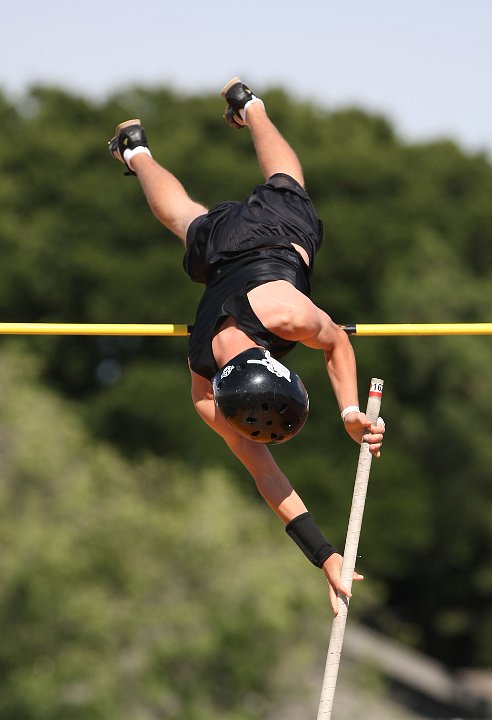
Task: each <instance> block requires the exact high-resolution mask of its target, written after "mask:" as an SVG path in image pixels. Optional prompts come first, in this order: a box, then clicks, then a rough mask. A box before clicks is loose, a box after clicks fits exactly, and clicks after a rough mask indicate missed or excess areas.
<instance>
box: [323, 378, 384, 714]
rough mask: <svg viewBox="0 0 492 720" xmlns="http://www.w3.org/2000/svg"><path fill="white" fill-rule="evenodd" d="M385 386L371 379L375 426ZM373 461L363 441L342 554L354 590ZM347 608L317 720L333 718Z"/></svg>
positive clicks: (341, 609)
mask: <svg viewBox="0 0 492 720" xmlns="http://www.w3.org/2000/svg"><path fill="white" fill-rule="evenodd" d="M383 385H384V383H383V380H380V379H379V378H372V380H371V386H370V388H369V398H368V401H367V410H366V415H367V417H368V418H369V420H371V421H372V422H373V423H376V422H377V419H378V417H379V410H380V407H381V398H382V396H383ZM371 461H372V455H371V453H370V451H369V445H368V444H367V443H365V442H363V443H362V445H361V447H360V452H359V462H358V463H357V473H356V476H355V486H354V494H353V497H352V508H351V510H350V518H349V524H348V529H347V537H346V540H345V550H344V553H343V565H342V582H343V584H344V585H345V587H346V588H348V589H349V590H351V588H352V580H353V575H354V569H355V561H356V558H357V548H358V546H359V537H360V531H361V527H362V517H363V515H364V505H365V502H366V494H367V485H368V482H369V473H370V471H371ZM348 606H349V599H348V598H346V597H345V596H344V595H340V594H339V595H338V615H337V616H336V617H335V618H334V619H333V624H332V628H331V634H330V644H329V646H328V655H327V657H326V665H325V673H324V677H323V686H322V688H321V699H320V701H319V708H318V717H317V720H329V719H330V718H331V712H332V708H333V700H334V697H335V688H336V684H337V677H338V668H339V666H340V658H341V654H342V645H343V636H344V634H345V624H346V622H347V614H348Z"/></svg>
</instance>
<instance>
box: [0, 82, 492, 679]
mask: <svg viewBox="0 0 492 720" xmlns="http://www.w3.org/2000/svg"><path fill="white" fill-rule="evenodd" d="M264 97H265V100H266V102H267V105H268V107H269V110H270V112H271V116H272V118H273V120H274V121H275V122H277V123H278V125H279V127H280V129H281V130H282V132H283V133H284V134H285V135H286V137H287V138H288V139H289V141H291V143H292V144H293V145H294V147H295V148H296V150H297V151H298V153H299V156H300V158H301V160H302V162H303V165H304V170H305V176H306V179H307V184H308V190H309V192H310V194H311V196H312V198H313V200H314V202H315V204H316V206H317V208H318V211H319V213H320V216H321V218H322V220H323V222H324V225H325V243H324V246H323V249H322V251H321V252H320V254H319V255H318V258H317V260H316V268H315V274H314V279H313V298H314V300H315V301H316V302H317V303H318V304H319V305H320V306H321V307H323V308H324V309H326V310H327V312H329V313H330V314H331V315H332V317H333V318H334V319H335V320H336V321H338V322H341V323H342V322H354V321H355V322H469V321H487V320H490V319H491V318H490V309H491V301H490V288H491V282H492V205H491V203H490V197H491V196H492V167H491V164H490V160H489V158H487V156H485V155H483V154H470V153H466V152H464V151H463V150H462V149H461V148H459V147H458V146H457V145H456V144H455V143H453V142H451V141H449V140H442V141H439V140H438V141H435V142H431V143H426V144H411V145H410V144H408V143H405V142H404V141H402V139H401V138H399V137H398V136H397V135H396V134H395V132H394V130H393V128H392V127H391V124H390V123H389V122H388V121H387V119H386V118H384V117H381V116H378V115H371V114H369V113H366V112H364V111H363V110H360V109H350V108H349V109H346V110H340V111H337V112H330V111H326V110H321V109H319V108H317V107H315V106H313V105H309V104H306V103H299V102H296V101H294V100H293V99H292V98H290V97H289V96H288V95H286V94H285V93H284V92H283V91H282V90H281V89H271V90H270V91H269V92H266V93H264ZM221 112H222V104H221V101H220V99H218V98H215V97H200V98H196V97H185V96H181V95H179V94H178V93H176V92H172V91H170V90H168V89H166V88H158V87H157V88H133V89H131V90H129V91H128V92H127V93H125V94H119V95H115V96H113V97H109V98H108V99H107V100H105V101H104V102H102V103H93V102H90V101H88V100H87V99H85V98H81V97H77V96H74V95H71V94H69V93H67V92H65V91H62V90H59V89H56V88H49V87H35V88H32V89H31V91H30V92H29V93H28V94H27V95H26V97H25V98H23V99H22V100H21V101H19V102H17V103H15V104H14V103H13V102H11V101H9V99H8V98H6V97H3V98H1V99H0V116H1V118H2V122H3V126H4V129H5V136H6V137H8V138H9V143H3V144H2V146H1V147H0V163H1V166H2V175H1V177H0V199H1V201H2V202H1V204H0V213H1V220H2V221H1V223H0V248H1V257H2V263H1V267H0V278H1V282H0V315H1V319H2V320H3V321H67V322H70V321H73V322H137V323H138V322H178V323H181V322H184V323H191V322H192V321H193V317H194V309H195V307H196V304H197V301H198V299H199V297H200V294H201V288H200V287H199V286H198V285H194V284H193V283H191V282H190V281H189V280H188V279H187V277H186V276H185V275H184V273H183V272H182V270H181V259H182V253H183V250H182V247H181V245H180V243H179V242H178V241H177V240H176V239H175V238H173V237H172V236H171V235H170V234H169V233H168V232H167V231H165V230H164V229H163V228H162V227H161V226H160V225H159V224H158V223H157V222H156V220H155V219H154V218H153V217H152V216H151V214H150V212H149V210H148V208H147V207H146V204H145V200H144V198H143V196H142V193H141V191H140V189H139V186H138V182H137V181H136V179H135V178H126V177H123V168H122V167H120V166H119V165H117V164H116V163H115V161H114V160H113V159H111V158H110V156H109V154H108V153H107V151H106V149H105V144H106V141H107V139H109V137H111V134H112V131H113V128H114V125H115V124H116V123H117V122H120V121H122V120H124V119H126V118H128V117H137V116H139V117H141V118H142V120H143V122H144V124H145V127H146V130H147V134H148V136H149V139H150V144H151V149H152V152H153V154H154V156H155V157H156V158H157V159H160V160H161V161H162V162H163V163H164V164H165V165H166V167H168V168H169V169H170V170H171V171H173V172H175V173H176V174H177V175H178V177H179V178H180V179H181V180H182V182H183V183H184V185H185V186H186V187H187V189H188V190H189V192H190V193H191V194H192V195H193V196H194V197H195V198H197V199H198V200H200V201H202V202H204V203H205V204H208V205H212V204H213V203H215V202H219V201H221V200H223V199H225V198H231V199H238V198H242V197H245V196H246V195H247V193H248V192H249V191H250V189H251V187H252V186H253V185H254V184H255V183H256V182H257V181H258V180H259V178H260V176H259V171H258V168H257V164H256V159H255V156H254V153H253V150H252V147H251V142H250V138H249V136H248V132H247V131H241V132H233V131H232V130H231V129H230V128H229V127H228V126H227V125H226V124H225V123H223V122H221V118H220V115H221ZM9 342H10V341H9V340H8V339H4V340H3V341H2V343H3V344H4V345H8V344H9ZM17 342H18V341H17ZM353 343H354V347H355V350H356V354H357V358H358V366H359V379H360V394H361V400H362V402H363V401H364V398H365V396H366V389H367V386H368V383H369V379H370V378H371V377H372V376H374V375H377V376H380V377H383V378H384V380H385V383H386V385H385V388H386V389H385V395H384V400H383V415H384V417H385V419H386V420H387V427H388V430H387V439H386V443H385V450H384V457H383V458H382V459H381V460H380V461H379V462H378V463H377V464H375V465H376V466H375V467H373V471H372V477H371V485H370V490H369V497H368V503H367V506H366V514H365V519H364V528H363V535H362V538H361V546H360V550H361V554H362V558H361V570H363V571H364V573H365V574H366V576H368V577H372V578H374V579H376V578H377V579H378V581H379V582H381V583H382V584H383V586H384V588H385V592H386V603H385V604H384V607H381V606H374V607H373V608H372V609H371V611H369V610H367V613H366V621H367V622H368V623H371V624H373V625H377V626H379V627H381V628H382V629H384V630H385V631H386V632H388V633H391V634H392V635H395V636H399V637H402V638H405V639H406V640H407V641H409V642H412V643H414V644H415V645H417V646H419V647H420V648H422V649H424V650H427V651H429V652H431V653H433V654H434V655H436V656H437V657H440V658H441V659H443V660H445V661H446V662H448V663H451V664H453V663H454V662H459V663H460V664H477V665H478V664H482V663H483V664H486V663H488V664H490V662H492V644H491V642H490V633H489V634H487V633H485V632H482V628H485V627H490V626H491V625H492V610H491V603H490V598H491V594H492V575H491V573H490V565H491V559H492V527H491V522H490V518H491V517H492V493H491V487H492V486H491V483H490V464H491V457H490V455H491V452H492V451H491V447H492V446H491V444H490V442H489V429H488V428H489V424H490V423H489V422H488V419H489V417H490V407H491V405H492V384H491V382H490V378H489V368H490V364H491V356H492V350H491V340H490V338H467V337H458V338H404V339H402V338H375V339H369V338H354V340H353ZM21 344H22V345H23V346H25V347H28V348H29V350H30V351H31V352H35V353H36V354H37V356H38V358H39V363H40V367H41V373H42V379H43V382H44V383H47V384H49V385H50V386H51V387H52V388H55V389H56V390H57V391H58V392H59V393H60V394H61V395H63V396H65V397H67V398H69V399H70V400H71V401H72V402H74V403H76V407H77V412H78V414H79V416H80V417H81V418H83V419H84V420H85V422H86V426H87V427H88V428H89V429H90V431H91V433H92V436H93V437H94V442H97V440H98V439H99V440H101V439H102V440H106V441H110V442H111V443H112V444H113V446H114V447H115V448H117V449H118V451H120V452H121V453H123V455H125V456H126V458H127V459H128V460H129V461H130V462H131V463H137V462H139V461H140V460H141V459H142V458H145V457H147V456H148V455H149V453H150V454H152V455H155V456H159V457H161V458H165V460H166V461H167V462H177V461H179V462H180V463H182V466H183V468H186V469H185V470H183V474H184V475H186V472H188V473H189V474H190V475H193V474H195V473H199V470H200V468H201V467H202V466H203V464H204V463H205V464H206V465H208V464H212V465H213V464H217V465H221V466H222V467H224V468H226V469H227V470H228V471H229V472H231V471H232V472H233V473H234V475H235V477H237V478H238V485H239V486H240V487H241V488H242V489H243V491H244V494H245V495H246V496H251V497H252V496H253V495H254V492H253V489H252V488H251V482H250V480H249V478H248V477H247V475H246V473H245V472H244V471H242V470H241V468H239V467H238V466H237V464H236V461H235V460H234V459H233V458H232V456H230V455H229V454H228V452H227V451H226V449H225V448H224V447H223V445H222V443H221V441H220V440H219V439H218V438H216V437H215V436H214V435H213V434H212V433H211V432H210V431H209V430H208V429H207V428H206V427H205V426H204V425H203V424H202V423H200V421H199V420H198V419H197V418H196V417H195V415H194V412H193V410H192V407H191V401H190V399H189V391H188V373H187V366H186V339H178V338H174V339H170V338H162V339H156V338H154V339H145V338H142V339H131V338H78V337H67V338H54V337H53V338H46V337H43V338H31V339H23V340H22V342H21ZM290 364H291V365H292V366H293V367H295V369H296V370H297V371H298V372H299V373H300V374H301V376H302V377H303V379H304V381H305V383H306V385H307V387H308V390H311V415H310V418H309V421H308V423H307V425H306V427H305V429H304V431H303V433H302V434H301V435H300V436H298V437H297V438H296V439H294V440H293V441H291V442H290V443H288V444H286V445H285V446H281V447H279V448H277V449H275V455H276V457H277V458H278V460H279V462H280V464H281V465H282V467H283V468H284V469H285V471H286V473H287V474H288V475H289V477H290V478H291V480H292V482H293V484H294V485H295V486H296V488H297V489H298V491H299V492H300V493H301V495H302V496H303V497H304V498H305V499H306V501H307V502H308V504H309V506H310V508H311V509H312V510H313V512H314V513H315V515H316V517H317V519H318V521H319V523H320V524H321V526H322V527H323V528H324V529H325V531H326V532H327V534H328V535H329V537H331V538H332V539H333V540H334V542H336V543H337V544H338V545H341V544H342V543H343V538H344V533H345V530H346V522H347V515H348V510H349V506H350V498H351V493H352V487H353V477H354V471H355V463H356V459H357V449H356V447H355V446H354V445H353V443H352V442H351V441H350V440H349V439H348V438H347V437H345V436H344V434H343V430H342V428H341V426H340V421H339V416H338V412H337V408H336V405H335V402H334V399H333V397H332V395H331V391H330V390H329V387H328V384H327V382H326V380H325V374H324V369H323V363H322V358H321V355H320V354H319V353H316V352H314V351H311V350H308V349H306V348H302V347H299V348H298V349H296V350H295V351H294V353H293V354H292V356H291V359H290ZM323 384H324V385H323ZM318 387H320V388H321V390H320V391H317V388H318ZM149 542H150V541H149ZM39 562H41V560H39ZM46 562H49V554H48V556H47V559H46ZM94 592H95V590H94Z"/></svg>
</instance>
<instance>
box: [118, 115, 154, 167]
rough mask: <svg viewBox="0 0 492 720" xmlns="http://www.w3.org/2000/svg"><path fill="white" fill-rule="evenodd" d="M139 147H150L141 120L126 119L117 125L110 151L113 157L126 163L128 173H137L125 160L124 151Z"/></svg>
mask: <svg viewBox="0 0 492 720" xmlns="http://www.w3.org/2000/svg"><path fill="white" fill-rule="evenodd" d="M137 147H145V148H147V149H148V147H149V146H148V142H147V136H146V135H145V130H144V129H143V127H142V125H141V124H140V120H138V119H136V120H126V121H125V122H122V123H120V124H119V125H117V126H116V130H115V136H114V138H112V139H111V140H110V141H109V142H108V148H109V152H110V153H111V155H112V156H113V157H115V158H116V159H117V160H119V161H120V162H122V163H123V165H126V167H127V169H128V173H125V174H131V175H136V173H134V172H133V170H132V169H131V168H130V167H129V165H127V163H126V162H125V158H124V155H123V153H124V152H125V150H127V149H129V150H134V149H135V148H137Z"/></svg>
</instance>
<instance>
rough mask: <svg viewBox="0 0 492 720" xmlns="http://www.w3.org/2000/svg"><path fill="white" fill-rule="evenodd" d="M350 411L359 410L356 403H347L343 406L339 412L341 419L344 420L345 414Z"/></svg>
mask: <svg viewBox="0 0 492 720" xmlns="http://www.w3.org/2000/svg"><path fill="white" fill-rule="evenodd" d="M352 412H357V413H358V412H360V407H359V406H358V405H349V406H348V407H346V408H344V409H343V410H342V412H341V413H340V415H341V418H342V420H344V421H345V418H346V417H347V415H348V414H349V413H352Z"/></svg>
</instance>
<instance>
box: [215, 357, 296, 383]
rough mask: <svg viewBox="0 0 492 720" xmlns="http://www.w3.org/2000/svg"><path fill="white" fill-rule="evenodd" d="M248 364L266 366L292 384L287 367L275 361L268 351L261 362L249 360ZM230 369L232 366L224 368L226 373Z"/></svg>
mask: <svg viewBox="0 0 492 720" xmlns="http://www.w3.org/2000/svg"><path fill="white" fill-rule="evenodd" d="M247 362H248V364H249V363H252V364H254V365H264V366H265V367H266V369H267V370H269V371H270V372H271V373H273V374H274V375H276V376H277V377H283V378H285V379H286V380H288V381H289V382H291V380H290V370H289V369H288V368H286V367H285V365H282V363H279V361H278V360H275V358H273V357H272V356H271V355H270V353H269V351H268V350H265V357H264V358H262V359H261V360H248V361H247ZM229 367H230V366H227V367H226V368H224V372H225V371H226V370H229ZM232 369H233V368H231V370H232ZM227 375H229V373H227ZM221 377H224V373H222V376H221Z"/></svg>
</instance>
